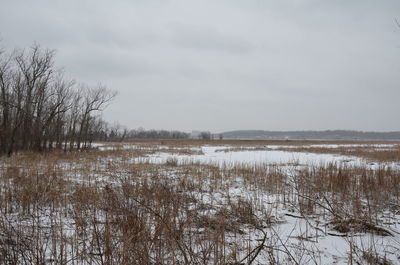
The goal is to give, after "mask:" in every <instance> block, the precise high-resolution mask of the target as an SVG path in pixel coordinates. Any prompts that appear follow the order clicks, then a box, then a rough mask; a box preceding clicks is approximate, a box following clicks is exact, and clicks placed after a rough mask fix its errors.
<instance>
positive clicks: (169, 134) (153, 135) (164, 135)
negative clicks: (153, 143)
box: [127, 129, 190, 139]
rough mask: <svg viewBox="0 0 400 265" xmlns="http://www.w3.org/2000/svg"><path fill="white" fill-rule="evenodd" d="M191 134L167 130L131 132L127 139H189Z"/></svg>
mask: <svg viewBox="0 0 400 265" xmlns="http://www.w3.org/2000/svg"><path fill="white" fill-rule="evenodd" d="M189 137H190V134H189V133H185V132H180V131H166V130H141V129H139V130H131V131H129V132H128V133H127V138H131V139H187V138H189Z"/></svg>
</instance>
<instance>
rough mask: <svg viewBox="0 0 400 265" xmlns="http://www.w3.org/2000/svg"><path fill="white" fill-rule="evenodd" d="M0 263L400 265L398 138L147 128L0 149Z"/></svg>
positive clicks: (399, 145)
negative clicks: (246, 136) (51, 147)
mask: <svg viewBox="0 0 400 265" xmlns="http://www.w3.org/2000/svg"><path fill="white" fill-rule="evenodd" d="M1 165H2V167H1V189H0V197H1V198H0V199H1V200H0V209H1V215H0V227H1V229H0V231H1V232H0V260H4V261H5V263H6V264H334V263H336V264H400V174H399V169H400V143H399V142H359V141H353V142H340V141H329V142H320V141H229V140H223V141H207V142H205V141H195V140H176V141H173V140H169V141H168V140H163V141H161V140H152V141H143V140H142V141H132V142H127V143H95V144H93V148H92V149H89V150H85V151H81V152H73V153H63V152H61V151H53V152H48V153H42V154H37V153H29V152H20V153H18V154H17V155H15V156H13V157H11V158H8V157H2V158H1Z"/></svg>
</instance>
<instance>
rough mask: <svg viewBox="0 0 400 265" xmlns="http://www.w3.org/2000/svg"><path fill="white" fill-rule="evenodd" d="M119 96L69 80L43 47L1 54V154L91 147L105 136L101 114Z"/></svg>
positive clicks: (2, 51) (98, 86)
mask: <svg viewBox="0 0 400 265" xmlns="http://www.w3.org/2000/svg"><path fill="white" fill-rule="evenodd" d="M114 96H115V93H114V92H112V91H110V90H109V89H107V88H106V87H105V86H102V85H97V86H94V87H91V86H88V85H85V84H81V83H77V82H75V81H74V80H70V79H67V78H66V77H65V76H64V75H63V72H62V71H61V70H57V69H55V66H54V52H53V51H51V50H47V49H42V48H41V47H40V46H39V45H34V46H33V47H32V48H30V49H28V50H27V51H24V50H19V51H13V52H10V53H9V52H6V51H5V50H0V153H3V154H4V153H8V154H11V153H12V152H14V151H16V150H35V151H42V150H46V149H51V148H54V147H57V148H63V149H64V150H67V149H74V148H76V149H80V148H83V147H87V146H88V145H90V143H91V142H92V141H93V140H94V139H95V137H98V136H99V135H101V132H104V126H105V123H104V122H103V121H102V119H101V117H100V114H101V111H102V110H103V109H104V108H105V107H106V106H107V103H108V102H109V101H110V100H112V99H113V97H114Z"/></svg>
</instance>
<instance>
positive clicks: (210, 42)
mask: <svg viewBox="0 0 400 265" xmlns="http://www.w3.org/2000/svg"><path fill="white" fill-rule="evenodd" d="M172 42H173V43H174V44H176V45H177V46H178V47H179V48H184V49H194V50H197V51H206V52H209V51H213V52H227V53H239V54H240V53H248V52H251V51H252V50H253V49H254V48H255V47H254V45H252V44H251V42H250V41H247V40H245V39H243V37H242V38H241V37H240V36H232V35H228V34H224V33H223V32H219V31H217V30H215V29H213V28H197V27H190V28H189V27H177V28H176V29H175V30H174V32H173V34H172Z"/></svg>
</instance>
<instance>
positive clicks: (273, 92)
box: [0, 0, 400, 132]
mask: <svg viewBox="0 0 400 265" xmlns="http://www.w3.org/2000/svg"><path fill="white" fill-rule="evenodd" d="M396 18H397V19H398V20H400V1H399V0H380V1H377V0H287V1H284V0H279V1H277V0H220V1H219V0H197V1H190V0H181V1H178V0H126V1H125V0H120V1H105V0H93V1H84V0H79V1H78V0H70V1H57V0H35V1H28V0H27V1H19V0H0V38H1V39H2V42H1V45H2V46H3V47H6V48H7V49H12V48H14V47H18V48H24V47H29V46H31V45H32V44H33V43H34V42H36V43H39V44H41V45H42V46H44V47H47V48H51V49H55V50H56V52H57V56H56V62H57V65H58V66H60V67H61V66H62V67H64V68H65V71H66V72H67V73H68V75H69V76H71V77H73V78H76V79H77V80H80V81H84V82H86V83H89V84H92V85H96V84H97V83H99V82H101V83H103V84H105V85H107V86H108V87H109V88H111V89H115V90H117V91H118V92H119V94H118V96H117V98H116V99H115V100H114V101H113V103H112V104H111V105H110V107H109V108H108V109H107V110H106V113H105V118H106V119H107V120H108V121H111V122H112V121H116V120H117V121H119V122H120V123H121V124H123V125H126V126H128V127H130V128H138V127H144V128H146V129H179V130H185V131H191V130H211V131H213V132H222V131H228V130H235V129H262V130H306V129H315V130H325V129H354V130H374V131H393V130H400V28H399V27H398V26H397V25H396V22H395V19H396Z"/></svg>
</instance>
